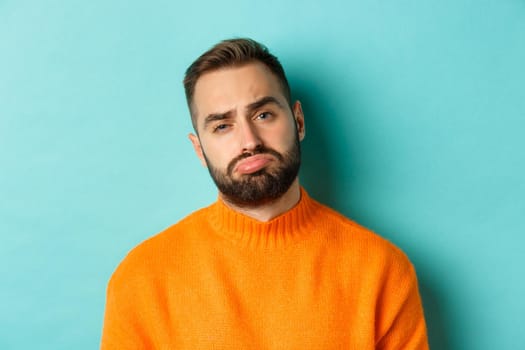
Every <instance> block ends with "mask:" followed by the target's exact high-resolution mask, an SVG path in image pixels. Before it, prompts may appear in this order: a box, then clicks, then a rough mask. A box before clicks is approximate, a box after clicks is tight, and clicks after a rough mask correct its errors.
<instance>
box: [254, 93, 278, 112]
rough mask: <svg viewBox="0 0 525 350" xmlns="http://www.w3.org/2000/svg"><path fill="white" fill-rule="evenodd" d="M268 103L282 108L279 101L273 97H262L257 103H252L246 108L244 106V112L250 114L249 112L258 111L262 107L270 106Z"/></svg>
mask: <svg viewBox="0 0 525 350" xmlns="http://www.w3.org/2000/svg"><path fill="white" fill-rule="evenodd" d="M270 103H272V104H275V105H277V106H278V107H280V108H283V105H282V104H281V102H279V100H278V99H276V98H275V97H273V96H264V97H261V98H260V99H258V100H257V101H255V102H252V103H250V104H249V105H248V106H246V110H248V111H249V112H251V111H254V110H256V109H259V108H261V107H262V106H264V105H267V104H270Z"/></svg>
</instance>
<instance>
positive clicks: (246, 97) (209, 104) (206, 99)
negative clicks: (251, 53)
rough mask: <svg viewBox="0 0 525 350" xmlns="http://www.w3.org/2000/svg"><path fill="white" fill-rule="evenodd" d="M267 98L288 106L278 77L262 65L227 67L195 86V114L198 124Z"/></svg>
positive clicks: (250, 64) (203, 77)
mask: <svg viewBox="0 0 525 350" xmlns="http://www.w3.org/2000/svg"><path fill="white" fill-rule="evenodd" d="M264 96H273V97H275V98H276V99H278V100H279V101H280V102H282V104H283V105H286V99H285V97H284V95H283V92H282V88H281V85H280V83H279V80H278V79H277V77H276V76H275V75H274V74H273V73H272V72H271V71H270V70H269V69H268V68H267V67H266V66H265V65H264V64H262V63H259V62H254V63H249V64H246V65H242V66H239V67H227V68H221V69H218V70H214V71H211V72H208V73H205V74H203V75H202V76H201V77H200V78H199V80H197V83H196V84H195V92H194V95H193V107H194V114H195V116H196V118H197V121H199V120H201V119H202V118H203V117H204V116H206V115H208V114H210V113H222V112H226V111H230V110H237V109H241V108H244V106H246V105H248V104H250V103H251V102H253V101H256V100H257V99H259V98H261V97H264Z"/></svg>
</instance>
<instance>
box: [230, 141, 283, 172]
mask: <svg viewBox="0 0 525 350" xmlns="http://www.w3.org/2000/svg"><path fill="white" fill-rule="evenodd" d="M265 153H266V154H270V155H272V156H274V157H275V158H277V159H278V160H279V161H284V157H283V156H282V154H280V153H279V152H277V151H276V150H274V149H272V148H268V147H265V146H258V147H257V148H255V149H254V150H253V151H251V152H244V153H241V154H239V155H238V156H237V157H235V158H233V159H232V160H231V161H230V163H229V164H228V168H226V171H227V174H229V175H231V174H232V173H233V169H234V168H235V166H236V165H237V163H238V162H240V161H241V160H243V159H245V158H248V157H251V156H254V155H256V154H265Z"/></svg>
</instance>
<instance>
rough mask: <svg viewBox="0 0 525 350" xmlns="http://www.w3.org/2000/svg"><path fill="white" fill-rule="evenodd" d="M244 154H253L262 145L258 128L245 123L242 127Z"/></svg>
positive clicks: (241, 138)
mask: <svg viewBox="0 0 525 350" xmlns="http://www.w3.org/2000/svg"><path fill="white" fill-rule="evenodd" d="M240 133H241V135H240V136H241V137H240V140H241V148H242V152H243V153H244V152H251V151H253V150H255V149H257V148H258V147H260V146H261V145H262V140H261V138H260V136H259V134H258V132H257V128H256V127H255V126H254V125H252V124H250V123H243V125H241V127H240Z"/></svg>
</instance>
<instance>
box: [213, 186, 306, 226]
mask: <svg viewBox="0 0 525 350" xmlns="http://www.w3.org/2000/svg"><path fill="white" fill-rule="evenodd" d="M219 197H220V198H221V199H222V201H223V202H224V203H225V204H226V205H227V206H228V207H230V208H231V209H233V210H235V211H237V212H239V213H241V214H243V215H246V216H249V217H251V218H253V219H255V220H258V221H262V222H266V221H270V220H271V219H273V218H275V217H277V216H279V215H281V214H282V213H284V212H286V211H288V210H290V209H292V208H293V207H294V206H295V205H296V204H297V203H298V202H299V199H301V190H300V187H299V180H298V179H297V178H296V179H295V180H294V182H293V183H292V185H291V186H290V188H289V189H288V191H286V192H285V193H284V194H283V195H282V196H281V197H279V198H277V199H276V200H274V201H271V202H268V203H265V204H262V205H258V206H253V207H250V206H243V207H240V206H238V205H235V204H233V203H231V202H229V201H228V200H227V199H226V198H225V197H224V196H222V194H220V193H219Z"/></svg>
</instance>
